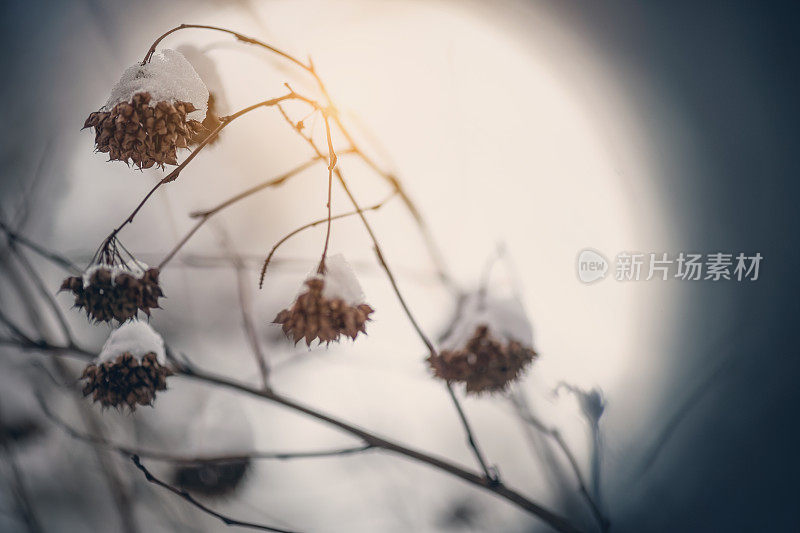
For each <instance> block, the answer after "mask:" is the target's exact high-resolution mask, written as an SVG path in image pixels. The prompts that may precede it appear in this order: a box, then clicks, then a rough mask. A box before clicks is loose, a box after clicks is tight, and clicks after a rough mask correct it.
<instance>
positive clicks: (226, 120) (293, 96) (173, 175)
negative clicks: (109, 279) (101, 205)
mask: <svg viewBox="0 0 800 533" xmlns="http://www.w3.org/2000/svg"><path fill="white" fill-rule="evenodd" d="M286 100H300V101H303V102H306V103H307V104H309V105H311V106H312V107H314V108H318V107H319V104H317V102H315V101H314V100H311V99H310V98H306V97H305V96H302V95H299V94H297V93H295V92H294V91H291V92H289V93H288V94H285V95H283V96H279V97H277V98H271V99H269V100H264V101H263V102H258V103H256V104H253V105H251V106H249V107H245V108H244V109H241V110H239V111H237V112H236V113H234V114H232V115H228V116H226V117H221V118H220V120H221V122H220V125H219V126H217V127H216V128H215V129H214V131H212V132H211V133H210V134H209V135H208V137H206V138H205V139H203V142H201V143H200V144H199V145H198V146H197V148H195V149H194V150H193V151H192V153H190V154H189V156H188V157H187V158H186V159H184V160H183V162H182V163H181V164H180V165H178V166H177V167H175V169H174V170H172V172H170V173H169V174H167V175H166V176H164V178H162V179H161V181H159V182H158V183H156V184H155V186H153V188H152V189H150V192H148V193H147V194H146V195H145V197H144V198H143V199H142V201H141V202H139V204H138V205H137V206H136V208H134V210H133V211H132V212H131V214H130V215H128V218H126V219H125V220H124V221H122V223H121V224H120V225H119V226H117V227H116V228H115V229H114V231H112V232H111V234H110V235H109V236H108V237H107V238H106V240H105V241H104V243H103V244H102V245H101V250H104V249H105V247H106V246H108V244H109V243H110V242H112V241H113V240H114V239H115V238H116V236H117V234H118V233H119V232H120V231H121V230H122V228H124V227H125V226H126V225H127V224H130V223H131V222H133V219H134V218H135V217H136V214H137V213H138V212H139V211H140V210H141V209H142V207H144V205H145V204H146V203H147V200H149V199H150V197H151V196H153V194H154V193H155V192H156V191H157V190H158V189H159V188H160V187H161V186H162V185H165V184H167V183H170V182H172V181H175V180H176V179H178V176H179V175H180V173H181V172H182V171H183V169H184V168H186V166H187V165H188V164H189V163H191V161H192V159H194V158H195V157H197V154H199V153H200V152H201V151H202V150H203V148H205V147H206V146H208V144H209V143H210V142H211V141H213V140H214V139H216V138H217V136H219V134H220V132H221V131H222V130H223V129H224V128H225V127H227V126H228V125H229V124H230V123H231V122H233V121H234V120H236V119H237V118H239V117H241V116H243V115H246V114H247V113H250V112H251V111H254V110H256V109H259V108H261V107H272V106H275V105H278V104H279V103H281V102H284V101H286Z"/></svg>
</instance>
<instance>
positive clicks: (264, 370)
mask: <svg viewBox="0 0 800 533" xmlns="http://www.w3.org/2000/svg"><path fill="white" fill-rule="evenodd" d="M218 229H219V232H220V234H221V236H222V244H223V246H225V248H226V249H227V252H228V255H229V257H230V259H231V263H232V264H233V266H234V269H235V272H236V289H237V293H238V296H239V308H240V310H241V312H242V327H243V328H244V333H245V337H247V342H248V343H249V344H250V349H251V350H252V351H253V356H254V357H255V360H256V365H257V366H258V371H259V374H260V375H261V385H262V386H263V387H264V388H265V389H267V388H269V374H270V370H269V365H268V364H267V356H266V354H264V350H263V349H262V348H261V341H260V340H259V338H258V333H257V332H256V326H255V321H254V320H253V316H252V315H253V304H252V302H251V300H250V292H249V291H248V288H249V283H248V281H247V279H246V278H245V276H244V273H245V264H244V261H243V260H242V258H241V257H240V256H239V254H238V253H236V250H234V249H233V247H232V246H231V245H230V239H229V238H228V235H227V232H226V231H225V230H224V229H223V228H222V226H219V228H218Z"/></svg>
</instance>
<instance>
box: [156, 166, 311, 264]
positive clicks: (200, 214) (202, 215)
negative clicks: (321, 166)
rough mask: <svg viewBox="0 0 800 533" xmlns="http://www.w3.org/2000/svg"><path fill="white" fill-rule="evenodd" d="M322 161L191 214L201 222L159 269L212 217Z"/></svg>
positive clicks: (292, 170) (168, 254)
mask: <svg viewBox="0 0 800 533" xmlns="http://www.w3.org/2000/svg"><path fill="white" fill-rule="evenodd" d="M320 160H321V159H320V158H319V157H314V158H312V159H309V160H308V161H306V162H305V163H302V164H301V165H298V166H296V167H294V168H293V169H291V170H289V171H287V172H284V173H283V174H281V175H280V176H278V177H276V178H272V179H269V180H267V181H265V182H262V183H259V184H258V185H255V186H254V187H250V188H249V189H247V190H245V191H243V192H240V193H239V194H236V195H235V196H233V197H231V198H229V199H227V200H225V201H224V202H222V203H221V204H219V205H217V206H215V207H213V208H211V209H207V210H205V211H195V212H194V213H191V214H190V215H189V216H190V217H192V218H197V219H199V220H198V221H197V222H196V223H195V225H194V226H192V228H191V229H190V230H189V231H188V232H187V233H186V235H184V236H183V237H182V238H181V240H180V241H178V243H177V244H176V245H175V246H174V247H173V248H172V250H170V251H169V252H168V253H167V255H166V256H165V257H164V259H162V260H161V263H159V265H158V268H159V269H162V268H164V267H165V266H166V265H167V263H169V262H170V261H171V260H172V258H173V257H175V254H177V253H178V252H179V251H180V249H181V248H183V246H184V245H185V244H186V243H187V242H189V239H191V238H192V236H193V235H194V234H195V233H196V232H197V230H199V229H200V226H202V225H203V224H205V223H206V221H208V219H209V218H211V217H212V216H214V215H216V214H217V213H219V212H220V211H222V210H223V209H225V208H227V207H230V206H231V205H233V204H235V203H237V202H239V201H240V200H244V199H245V198H247V197H249V196H251V195H253V194H255V193H257V192H259V191H262V190H264V189H267V188H269V187H276V186H278V185H283V184H284V183H285V182H286V181H287V180H289V178H291V177H293V176H295V175H297V174H299V173H300V172H302V171H304V170H306V169H307V168H309V167H311V166H312V165H314V163H316V162H317V161H320Z"/></svg>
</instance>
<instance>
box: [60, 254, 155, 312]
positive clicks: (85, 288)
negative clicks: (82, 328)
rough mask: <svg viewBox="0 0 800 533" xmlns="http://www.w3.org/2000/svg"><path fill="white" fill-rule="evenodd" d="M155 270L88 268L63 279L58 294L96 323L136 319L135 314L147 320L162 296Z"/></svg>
mask: <svg viewBox="0 0 800 533" xmlns="http://www.w3.org/2000/svg"><path fill="white" fill-rule="evenodd" d="M158 275H159V270H158V269H157V268H147V266H146V265H109V264H97V265H92V266H90V267H89V268H88V269H86V271H85V272H84V273H83V275H81V276H72V277H68V278H66V279H65V280H64V281H63V283H62V284H61V290H62V291H69V292H71V293H72V294H73V296H75V307H77V308H78V309H84V310H85V311H86V314H87V316H88V317H89V318H90V319H91V320H93V321H96V322H110V321H111V320H117V321H118V322H125V321H127V320H130V319H133V318H136V315H137V314H138V312H139V311H142V312H144V313H145V314H146V315H148V316H150V310H151V309H154V308H155V309H157V308H159V307H160V306H159V303H158V299H159V298H161V297H162V296H164V293H163V291H162V290H161V286H160V285H159V283H158Z"/></svg>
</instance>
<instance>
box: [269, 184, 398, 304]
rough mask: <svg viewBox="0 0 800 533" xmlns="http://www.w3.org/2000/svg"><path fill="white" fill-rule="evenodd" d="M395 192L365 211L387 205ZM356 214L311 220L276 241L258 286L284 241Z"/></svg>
mask: <svg viewBox="0 0 800 533" xmlns="http://www.w3.org/2000/svg"><path fill="white" fill-rule="evenodd" d="M394 194H395V193H392V194H390V195H389V196H388V197H386V198H384V199H383V200H381V201H380V202H378V203H377V204H374V205H371V206H369V207H366V208H364V211H376V210H378V209H380V208H381V207H383V206H384V205H386V203H387V202H388V201H389V200H391V199H392V198H393V197H394ZM356 214H358V211H350V212H348V213H342V214H340V215H336V216H333V217H325V218H321V219H319V220H315V221H314V222H309V223H308V224H304V225H303V226H300V227H299V228H297V229H295V230H294V231H292V232H290V233H288V234H286V235H284V236H283V237H282V238H281V239H280V240H279V241H278V242H276V243H275V245H274V246H273V247H272V249H271V250H270V251H269V254H267V258H266V259H265V260H264V264H263V266H262V267H261V275H260V277H259V280H258V288H259V289H260V288H262V287H263V285H264V276H266V274H267V267H268V266H269V264H270V262H271V261H272V256H273V255H275V252H276V251H277V250H278V248H279V247H280V246H281V245H282V244H283V243H285V242H286V241H288V240H289V239H291V238H292V237H294V236H295V235H297V234H298V233H300V232H301V231H303V230H307V229H309V228H313V227H314V226H318V225H320V224H323V223H325V222H330V221H332V220H339V219H340V218H345V217H350V216H353V215H356Z"/></svg>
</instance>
